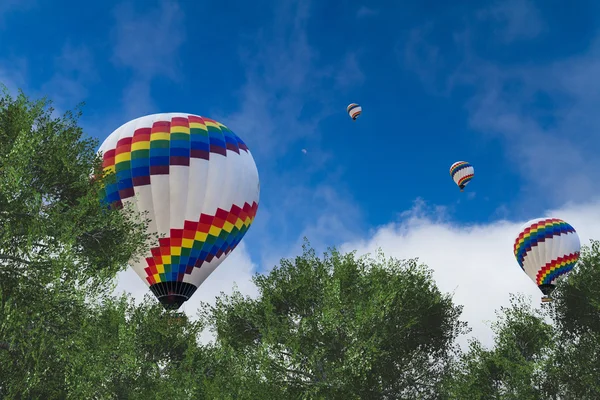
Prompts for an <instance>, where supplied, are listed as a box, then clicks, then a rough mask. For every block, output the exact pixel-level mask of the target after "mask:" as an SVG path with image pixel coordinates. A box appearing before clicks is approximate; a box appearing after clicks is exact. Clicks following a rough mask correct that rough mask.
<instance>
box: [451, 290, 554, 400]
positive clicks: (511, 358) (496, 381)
mask: <svg viewBox="0 0 600 400" xmlns="http://www.w3.org/2000/svg"><path fill="white" fill-rule="evenodd" d="M530 303H531V301H527V300H525V299H524V298H523V297H517V296H513V297H512V298H511V306H510V307H508V308H504V307H503V308H501V310H500V312H499V313H498V317H499V318H498V320H497V321H496V322H495V323H494V324H493V325H492V328H493V330H494V332H495V343H494V346H493V348H492V349H486V348H484V347H483V346H482V345H481V343H480V342H479V341H477V340H473V341H472V342H471V343H470V346H469V351H468V352H467V353H465V354H463V355H462V356H461V357H460V359H459V360H458V362H457V363H456V364H455V366H454V368H453V369H452V373H451V374H450V375H449V376H448V380H447V382H446V385H445V387H446V391H447V392H446V396H447V398H449V399H456V400H459V399H460V400H462V399H473V400H478V399H480V400H492V399H503V400H504V399H506V400H509V399H511V400H528V399H530V400H537V399H551V398H553V397H549V396H551V395H552V393H551V391H552V387H548V386H547V385H545V376H546V374H545V373H544V372H543V371H544V368H545V362H546V360H547V358H548V356H549V354H551V350H552V348H553V329H552V326H551V325H549V324H548V323H547V322H546V321H544V316H543V315H542V314H541V313H540V312H537V311H536V310H533V309H532V307H531V304H530Z"/></svg>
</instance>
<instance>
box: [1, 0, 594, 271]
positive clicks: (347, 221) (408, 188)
mask: <svg viewBox="0 0 600 400" xmlns="http://www.w3.org/2000/svg"><path fill="white" fill-rule="evenodd" d="M405 3H408V2H395V1H371V2H369V3H368V5H367V3H366V2H364V1H354V0H349V1H346V2H343V3H342V2H338V1H335V2H334V1H325V0H322V1H318V2H317V1H291V0H290V1H287V0H286V1H254V2H242V1H232V2H218V1H208V2H207V1H193V2H192V1H179V2H176V1H159V0H147V1H145V0H144V1H132V2H120V1H119V2H114V1H103V2H97V3H96V4H94V3H90V4H89V5H83V3H81V2H75V1H58V0H57V1H43V0H24V1H17V0H5V1H3V2H2V4H1V5H0V81H2V82H4V83H5V84H7V85H8V86H9V87H10V88H11V89H13V90H14V89H15V88H17V87H20V88H22V89H24V90H25V92H26V93H27V94H29V95H31V96H34V97H38V96H41V95H48V96H49V97H50V98H52V99H54V100H55V106H56V108H57V109H58V110H61V111H63V110H66V109H71V108H73V107H74V106H75V105H76V104H77V103H79V102H81V101H85V103H86V106H85V108H84V109H83V110H84V115H83V117H82V119H81V124H82V126H83V127H84V128H85V130H86V132H87V133H88V134H89V135H92V136H94V137H96V138H98V139H99V140H100V142H101V141H102V140H104V138H106V136H108V134H110V132H112V131H113V130H114V129H116V128H117V127H118V126H120V125H121V124H123V123H125V122H126V121H127V120H129V119H133V118H136V117H139V116H142V115H146V114H151V113H156V112H172V111H181V112H190V113H195V114H200V115H204V116H207V117H210V118H214V119H216V120H218V121H220V122H222V123H224V124H225V125H227V126H228V127H230V128H231V129H232V130H233V131H234V132H236V133H237V134H238V135H239V136H241V137H242V138H243V139H244V141H245V142H246V143H247V144H248V146H249V147H250V149H251V151H252V153H253V155H254V157H255V160H256V163H257V165H258V169H259V174H260V178H261V199H260V200H261V202H260V207H259V211H258V215H257V219H256V222H255V224H254V225H253V227H252V228H251V229H250V231H249V232H248V234H247V235H246V238H245V239H244V243H245V248H246V250H247V251H248V252H249V253H250V255H251V257H252V260H253V262H254V263H255V264H256V266H257V268H258V269H259V270H262V269H264V268H268V267H271V266H272V265H274V264H275V263H276V262H277V261H278V259H279V258H280V257H283V256H288V255H290V254H295V253H297V252H298V251H299V249H300V248H299V244H300V243H301V240H302V237H303V236H304V235H306V236H308V238H309V240H310V241H311V242H312V243H313V244H314V245H316V246H317V248H319V249H324V248H325V247H327V246H331V245H342V244H344V243H348V242H353V241H354V242H356V241H360V240H366V239H367V238H368V237H371V236H373V237H374V236H376V233H377V231H378V229H380V228H381V226H385V225H386V224H389V223H394V222H397V223H401V222H402V221H405V220H407V218H408V219H410V218H413V217H414V215H415V214H414V213H415V207H416V209H417V211H418V212H419V213H420V214H419V215H427V216H428V218H433V219H437V220H443V221H446V222H447V223H452V224H454V225H457V226H462V227H469V226H473V225H481V224H492V223H495V222H497V221H498V220H502V219H506V220H509V221H513V222H519V221H524V220H528V219H531V218H535V217H538V216H540V215H543V214H544V213H545V212H546V210H548V209H558V208H560V207H563V206H565V204H567V205H568V204H577V203H584V202H590V201H592V200H594V199H596V196H597V195H598V194H599V192H600V188H599V186H598V185H597V184H596V182H597V181H598V178H600V176H599V175H600V173H599V172H600V168H599V167H600V165H599V161H598V157H597V156H596V154H597V152H598V149H599V148H600V147H599V145H600V136H599V135H598V134H597V133H598V132H597V131H598V123H600V113H598V112H597V111H598V109H599V108H598V104H599V102H600V79H598V75H599V74H600V72H598V71H600V46H599V45H600V42H599V41H598V38H599V36H598V26H599V24H598V23H599V21H598V18H599V17H598V16H600V4H599V3H598V2H593V1H579V2H575V3H573V4H571V5H569V7H566V5H565V3H564V2H558V1H555V0H547V1H538V2H534V1H527V0H508V1H498V2H493V1H487V2H476V4H475V3H473V2H470V3H469V4H471V7H467V6H465V5H455V4H452V2H443V1H424V2H418V3H419V4H418V5H417V4H413V5H407V4H405ZM413 3H417V2H413ZM351 102H357V103H360V104H361V106H362V107H363V114H362V115H361V116H360V117H359V119H358V120H357V121H355V122H353V121H352V120H351V119H350V118H349V116H348V115H347V113H346V106H347V105H348V104H349V103H351ZM302 149H306V150H307V152H306V154H304V153H303V152H302ZM458 160H466V161H469V162H471V163H472V164H473V165H474V167H475V174H476V176H475V178H474V179H473V181H472V182H471V183H470V184H469V186H468V187H467V189H466V191H465V193H460V192H459V191H458V188H457V187H456V185H455V184H454V183H453V182H452V180H451V178H450V176H449V174H448V169H449V167H450V165H451V164H452V163H453V162H455V161H458ZM418 199H419V200H418ZM576 228H577V227H576ZM508 254H509V255H510V249H509V250H508ZM417 255H418V254H417Z"/></svg>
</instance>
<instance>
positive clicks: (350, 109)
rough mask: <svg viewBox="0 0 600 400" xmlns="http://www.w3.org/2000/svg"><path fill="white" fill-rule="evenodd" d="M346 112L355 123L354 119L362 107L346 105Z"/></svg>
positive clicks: (353, 104)
mask: <svg viewBox="0 0 600 400" xmlns="http://www.w3.org/2000/svg"><path fill="white" fill-rule="evenodd" d="M347 110H348V114H349V115H350V117H351V118H352V119H353V120H354V121H356V118H358V116H359V115H360V113H361V112H362V107H361V106H359V105H358V104H356V103H352V104H350V105H348V107H347Z"/></svg>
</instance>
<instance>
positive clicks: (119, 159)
mask: <svg viewBox="0 0 600 400" xmlns="http://www.w3.org/2000/svg"><path fill="white" fill-rule="evenodd" d="M130 160H131V153H129V152H128V153H121V154H118V155H117V156H116V157H115V164H118V163H120V162H123V161H130Z"/></svg>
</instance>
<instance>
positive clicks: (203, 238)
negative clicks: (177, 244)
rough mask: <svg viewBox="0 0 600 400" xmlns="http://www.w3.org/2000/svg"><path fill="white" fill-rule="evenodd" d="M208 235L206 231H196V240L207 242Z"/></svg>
mask: <svg viewBox="0 0 600 400" xmlns="http://www.w3.org/2000/svg"><path fill="white" fill-rule="evenodd" d="M207 236H208V235H207V234H206V233H204V232H196V238H195V239H196V240H197V241H199V242H206V237H207Z"/></svg>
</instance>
